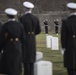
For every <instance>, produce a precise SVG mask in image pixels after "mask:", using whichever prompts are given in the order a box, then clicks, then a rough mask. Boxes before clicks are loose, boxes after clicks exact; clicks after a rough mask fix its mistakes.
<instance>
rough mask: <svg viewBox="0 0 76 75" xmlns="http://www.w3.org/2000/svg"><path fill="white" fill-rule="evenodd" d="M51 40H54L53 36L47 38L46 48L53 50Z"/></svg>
mask: <svg viewBox="0 0 76 75" xmlns="http://www.w3.org/2000/svg"><path fill="white" fill-rule="evenodd" d="M51 39H52V36H51V35H47V36H46V47H47V48H51Z"/></svg>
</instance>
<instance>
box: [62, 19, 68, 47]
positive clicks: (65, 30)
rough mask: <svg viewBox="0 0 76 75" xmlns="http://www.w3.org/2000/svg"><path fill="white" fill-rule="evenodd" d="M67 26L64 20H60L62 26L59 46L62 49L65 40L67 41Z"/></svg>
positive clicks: (64, 45)
mask: <svg viewBox="0 0 76 75" xmlns="http://www.w3.org/2000/svg"><path fill="white" fill-rule="evenodd" d="M66 37H67V26H66V20H62V26H61V46H62V48H66V40H67V38H66Z"/></svg>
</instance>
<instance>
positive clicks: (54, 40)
mask: <svg viewBox="0 0 76 75" xmlns="http://www.w3.org/2000/svg"><path fill="white" fill-rule="evenodd" d="M46 47H47V48H51V50H59V39H58V37H54V36H52V35H46Z"/></svg>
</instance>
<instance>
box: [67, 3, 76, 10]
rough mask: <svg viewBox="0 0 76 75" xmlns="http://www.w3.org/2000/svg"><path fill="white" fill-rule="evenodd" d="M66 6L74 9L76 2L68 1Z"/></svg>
mask: <svg viewBox="0 0 76 75" xmlns="http://www.w3.org/2000/svg"><path fill="white" fill-rule="evenodd" d="M67 7H68V8H70V9H76V3H72V2H70V3H68V4H67Z"/></svg>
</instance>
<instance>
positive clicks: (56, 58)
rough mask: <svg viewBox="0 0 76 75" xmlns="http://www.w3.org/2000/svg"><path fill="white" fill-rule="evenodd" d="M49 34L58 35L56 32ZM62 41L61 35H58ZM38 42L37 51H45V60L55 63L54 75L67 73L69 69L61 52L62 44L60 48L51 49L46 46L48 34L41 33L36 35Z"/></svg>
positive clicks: (65, 74)
mask: <svg viewBox="0 0 76 75" xmlns="http://www.w3.org/2000/svg"><path fill="white" fill-rule="evenodd" d="M49 35H52V36H57V35H55V34H54V33H52V34H51V33H49ZM57 37H58V38H59V43H60V35H58V36H57ZM36 42H37V51H41V52H43V56H44V57H43V60H48V61H51V62H52V63H53V75H67V71H66V69H65V68H64V66H63V55H61V53H60V44H59V50H51V48H46V35H45V33H41V34H39V35H37V36H36Z"/></svg>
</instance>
